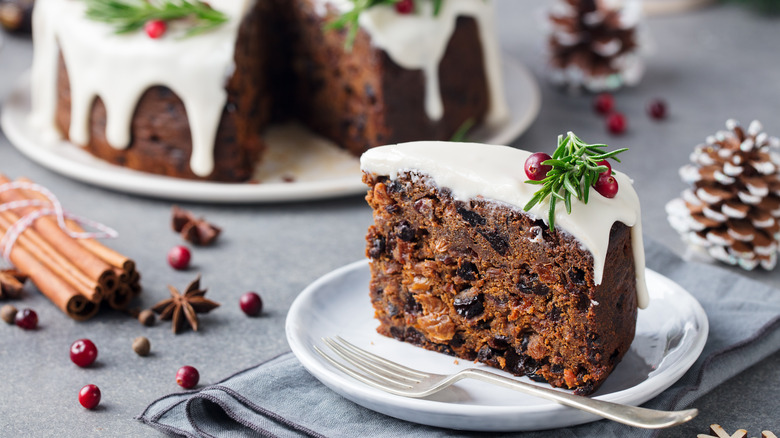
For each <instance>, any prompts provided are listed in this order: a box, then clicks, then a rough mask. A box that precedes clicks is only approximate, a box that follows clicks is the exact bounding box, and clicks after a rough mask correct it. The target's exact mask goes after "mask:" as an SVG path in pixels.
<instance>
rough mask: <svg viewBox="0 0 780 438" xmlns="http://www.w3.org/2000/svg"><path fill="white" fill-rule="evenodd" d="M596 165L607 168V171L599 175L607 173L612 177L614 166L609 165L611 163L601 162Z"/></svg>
mask: <svg viewBox="0 0 780 438" xmlns="http://www.w3.org/2000/svg"><path fill="white" fill-rule="evenodd" d="M596 164H598V165H599V166H607V170H605V171H604V172H601V173H600V174H599V175H601V174H604V173H606V174H607V175H612V165H611V164H609V161H607V160H601V161H599V162H598V163H596Z"/></svg>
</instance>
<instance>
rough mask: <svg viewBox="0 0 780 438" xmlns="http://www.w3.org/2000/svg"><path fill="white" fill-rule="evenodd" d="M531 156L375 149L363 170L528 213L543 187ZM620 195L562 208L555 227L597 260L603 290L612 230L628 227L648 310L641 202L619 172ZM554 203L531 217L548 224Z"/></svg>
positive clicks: (435, 146)
mask: <svg viewBox="0 0 780 438" xmlns="http://www.w3.org/2000/svg"><path fill="white" fill-rule="evenodd" d="M529 155H530V152H527V151H523V150H519V149H514V148H511V147H508V146H495V145H483V144H476V143H449V142H412V143H404V144H398V145H391V146H383V147H378V148H373V149H370V150H369V151H367V152H365V153H364V154H363V156H362V157H361V159H360V164H361V169H362V170H363V171H364V172H367V173H370V174H375V175H387V176H388V177H389V178H391V179H395V178H396V177H397V176H398V175H399V174H401V173H403V172H407V171H415V172H418V173H421V174H425V175H428V176H429V177H431V178H432V179H433V181H435V184H436V185H437V186H438V187H446V188H448V189H450V190H451V192H452V196H453V197H454V198H455V199H456V200H460V201H464V202H467V201H469V200H471V199H476V198H485V199H490V200H493V201H497V202H501V203H504V204H507V205H509V206H512V207H515V208H517V209H519V210H522V209H523V207H524V206H525V205H526V204H527V203H528V201H529V200H530V199H531V197H532V196H533V194H534V193H535V192H536V191H537V190H538V189H539V186H537V185H532V184H527V183H525V181H526V180H527V178H526V176H525V172H524V171H523V164H524V163H525V160H526V158H527V157H528V156H529ZM614 176H615V179H616V180H617V182H618V186H619V190H618V193H617V195H616V196H615V197H614V198H612V199H608V198H605V197H603V196H601V195H600V194H599V193H598V192H596V191H595V190H591V191H590V199H589V201H588V204H587V205H586V204H583V203H582V202H580V201H578V200H576V199H574V200H572V212H571V214H566V209H565V207H564V206H563V204H562V203H559V204H558V206H557V208H556V213H555V226H556V228H558V229H559V230H562V231H564V232H567V233H569V234H571V235H572V236H574V237H575V238H576V239H577V240H578V241H579V242H580V243H581V244H582V246H583V247H584V248H585V249H587V250H588V251H590V252H591V254H592V255H593V276H594V280H595V283H596V284H601V280H602V277H603V273H604V264H605V259H606V256H607V249H608V247H609V234H610V230H611V228H612V224H613V223H615V222H622V223H624V224H625V225H627V226H629V227H632V228H631V240H632V246H633V253H634V262H635V264H636V266H635V271H636V280H637V302H638V304H639V307H641V308H644V307H646V306H647V304H648V301H649V297H648V293H647V286H646V284H645V255H644V245H643V243H642V223H641V213H640V206H639V197H638V196H637V194H636V191H634V187H633V184H632V181H631V179H629V178H628V177H627V176H626V175H625V174H623V173H621V172H615V175H614ZM548 211H549V200H545V201H543V202H541V203H539V204H537V205H535V206H534V207H533V208H531V209H530V210H529V211H528V212H527V213H528V214H530V215H533V216H536V217H537V218H539V219H542V220H543V221H545V222H546V221H547V213H548Z"/></svg>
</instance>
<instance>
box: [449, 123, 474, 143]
mask: <svg viewBox="0 0 780 438" xmlns="http://www.w3.org/2000/svg"><path fill="white" fill-rule="evenodd" d="M475 124H476V122H475V121H474V119H473V118H468V119H466V121H465V122H463V124H462V125H460V127H459V128H458V130H457V131H455V133H454V134H452V138H450V141H452V142H457V143H463V142H465V141H466V140H467V137H466V136H467V135H469V131H471V128H473V127H474V125H475Z"/></svg>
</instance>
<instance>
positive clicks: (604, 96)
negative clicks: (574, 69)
mask: <svg viewBox="0 0 780 438" xmlns="http://www.w3.org/2000/svg"><path fill="white" fill-rule="evenodd" d="M593 109H594V110H595V111H596V112H597V113H598V114H601V115H603V116H606V117H607V119H606V122H607V130H608V131H609V132H611V133H612V134H615V135H619V134H622V133H624V132H626V129H627V128H628V119H626V116H625V115H624V114H623V113H622V112H620V111H616V110H615V98H614V96H612V95H611V94H610V93H601V94H599V95H598V96H596V98H595V99H594V101H593ZM647 114H648V115H649V116H650V117H651V118H653V119H655V120H662V119H664V118H666V102H664V101H663V100H661V99H653V100H651V101H650V103H649V104H648V105H647Z"/></svg>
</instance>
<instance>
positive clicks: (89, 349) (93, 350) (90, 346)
mask: <svg viewBox="0 0 780 438" xmlns="http://www.w3.org/2000/svg"><path fill="white" fill-rule="evenodd" d="M97 355H98V350H97V347H95V344H94V343H92V341H90V340H89V339H79V340H77V341H76V342H74V343H73V344H71V346H70V360H72V361H73V363H75V364H76V365H78V366H80V367H82V368H84V367H88V366H90V365H92V362H94V361H95V359H97Z"/></svg>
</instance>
